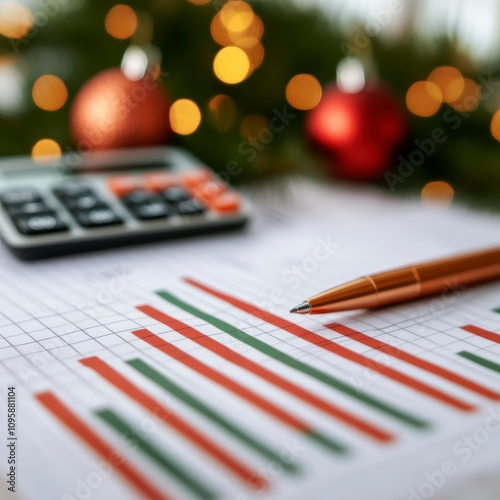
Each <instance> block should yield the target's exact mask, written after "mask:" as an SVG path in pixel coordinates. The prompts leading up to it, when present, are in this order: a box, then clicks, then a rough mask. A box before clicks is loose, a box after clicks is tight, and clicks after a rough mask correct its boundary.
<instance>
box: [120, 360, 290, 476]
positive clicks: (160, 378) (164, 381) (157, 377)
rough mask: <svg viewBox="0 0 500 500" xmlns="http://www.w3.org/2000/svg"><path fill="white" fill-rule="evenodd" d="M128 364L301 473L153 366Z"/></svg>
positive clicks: (237, 436)
mask: <svg viewBox="0 0 500 500" xmlns="http://www.w3.org/2000/svg"><path fill="white" fill-rule="evenodd" d="M127 363H128V364H129V365H130V366H132V367H133V368H135V369H136V370H137V371H138V372H140V373H142V374H143V375H144V376H145V377H147V378H148V379H150V380H152V381H153V382H155V383H156V384H158V385H159V386H160V387H162V388H163V389H165V390H166V391H168V392H170V393H171V394H173V395H174V396H175V397H176V398H178V399H180V400H181V401H184V403H186V404H187V405H189V406H190V407H191V408H193V409H194V410H196V411H197V412H198V413H201V414H202V415H204V416H205V417H206V418H208V419H209V420H211V421H212V422H214V423H215V424H217V425H218V426H219V427H222V428H223V429H225V430H226V431H227V432H229V433H230V434H232V435H233V436H234V437H235V438H237V439H239V440H240V441H242V442H243V443H245V444H246V445H248V446H250V447H251V448H253V449H254V450H255V451H256V452H258V453H260V454H261V455H263V456H264V457H266V458H268V459H270V460H273V461H276V462H279V463H280V464H281V465H282V466H283V468H284V469H285V470H286V471H287V472H291V473H294V474H295V473H297V472H299V469H298V467H297V466H296V465H294V464H290V463H287V462H286V461H284V460H282V459H281V458H280V457H279V455H278V454H277V453H275V452H274V451H273V450H271V449H270V448H268V447H267V446H266V445H264V444H262V443H261V442H260V441H259V440H258V439H256V438H254V437H253V436H251V435H250V434H247V433H246V432H245V431H243V430H241V429H240V428H238V427H237V426H236V425H234V424H233V423H232V422H230V421H229V420H227V419H226V418H225V417H223V416H222V415H221V414H220V413H218V412H216V411H215V410H213V409H212V408H210V407H209V406H207V405H205V403H203V402H202V401H201V400H199V399H197V398H195V397H194V396H192V395H191V394H190V393H189V392H186V391H185V390H184V389H183V388H182V387H180V386H179V385H177V384H176V383H175V382H172V380H171V379H169V378H167V377H166V376H165V375H163V374H161V373H159V372H158V371H156V370H155V369H154V368H153V367H152V366H150V365H148V364H147V363H145V362H144V361H142V360H140V359H131V360H130V361H127Z"/></svg>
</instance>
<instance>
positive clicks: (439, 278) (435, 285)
mask: <svg viewBox="0 0 500 500" xmlns="http://www.w3.org/2000/svg"><path fill="white" fill-rule="evenodd" d="M499 277H500V248H492V249H490V250H484V251H480V252H473V253H467V254H463V255H458V256H456V257H450V258H447V259H440V260H436V261H432V262H425V263H422V264H416V265H414V266H409V267H404V268H401V269H395V270H393V271H387V272H385V273H380V274H374V275H372V276H363V277H362V278H359V279H357V280H354V281H351V282H349V283H345V284H344V285H340V286H338V287H335V288H331V289H330V290H326V291H324V292H322V293H320V294H318V295H314V296H313V297H311V298H309V299H307V300H305V301H304V302H303V303H302V304H299V305H298V306H296V307H294V308H293V309H292V310H291V311H290V312H291V313H298V314H323V313H330V312H340V311H349V310H353V309H372V308H377V307H383V306H388V305H392V304H397V303H399V302H406V301H409V300H415V299H419V298H421V297H427V296H430V295H437V294H440V293H446V292H447V291H450V290H453V289H461V288H464V287H468V286H470V285H474V284H478V283H482V282H485V281H489V280H493V279H495V278H499Z"/></svg>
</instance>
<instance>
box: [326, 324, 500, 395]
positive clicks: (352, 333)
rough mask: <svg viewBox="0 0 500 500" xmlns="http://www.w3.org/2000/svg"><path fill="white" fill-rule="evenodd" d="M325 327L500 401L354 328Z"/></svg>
mask: <svg viewBox="0 0 500 500" xmlns="http://www.w3.org/2000/svg"><path fill="white" fill-rule="evenodd" d="M325 326H326V327H327V328H330V330H333V331H334V332H337V333H340V335H343V336H344V337H348V338H350V339H352V340H355V341H356V342H359V343H361V344H364V345H366V346H368V347H371V348H372V349H376V350H377V351H381V352H383V353H385V354H387V355H388V356H392V357H394V358H399V359H401V360H403V361H406V363H410V364H411V365H414V366H417V367H418V368H422V369H423V370H427V371H428V372H430V373H432V374H434V375H437V376H438V377H442V378H444V379H446V380H449V381H450V382H453V383H454V384H457V385H459V386H461V387H464V388H465V389H469V390H471V391H473V392H475V393H477V394H480V395H481V396H484V397H486V398H488V399H492V400H494V401H500V394H498V393H497V392H494V391H492V390H490V389H488V388H487V387H483V386H482V385H480V384H477V383H476V382H473V381H472V380H469V379H466V378H464V377H462V376H461V375H457V374H456V373H453V372H451V371H449V370H447V369H446V368H442V367H441V366H438V365H435V364H433V363H430V362H429V361H425V360H423V359H420V358H417V357H416V356H413V354H409V353H407V352H405V351H402V350H401V349H398V348H397V347H394V346H392V345H390V344H385V343H384V342H382V341H380V340H378V339H374V338H373V337H369V336H368V335H365V334H364V333H361V332H358V331H357V330H353V329H352V328H349V327H347V326H344V325H340V324H338V323H332V324H330V325H325Z"/></svg>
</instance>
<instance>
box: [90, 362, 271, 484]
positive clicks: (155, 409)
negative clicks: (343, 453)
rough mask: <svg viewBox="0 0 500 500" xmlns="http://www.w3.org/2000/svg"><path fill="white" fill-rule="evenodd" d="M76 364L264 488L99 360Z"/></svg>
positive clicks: (257, 478)
mask: <svg viewBox="0 0 500 500" xmlns="http://www.w3.org/2000/svg"><path fill="white" fill-rule="evenodd" d="M80 363H81V364H82V365H84V366H86V367H88V368H90V369H92V370H94V371H95V372H97V373H98V374H99V375H101V377H103V378H105V379H106V380H107V381H108V382H109V383H110V384H112V385H114V386H115V387H116V388H117V389H119V390H120V391H122V392H123V393H125V394H126V395H127V396H129V397H130V398H132V399H133V400H135V401H136V402H137V403H139V404H140V405H141V406H143V407H144V408H146V410H149V411H150V412H151V413H152V414H153V415H154V416H155V417H158V418H159V419H160V420H162V421H163V422H165V423H166V424H167V425H169V426H170V427H173V428H174V429H175V430H176V431H178V432H179V433H180V434H182V435H183V436H185V437H186V438H187V439H189V440H190V441H192V442H193V443H195V444H196V445H197V446H199V447H200V448H201V449H203V450H205V452H207V453H208V454H209V455H211V456H212V457H214V458H215V459H216V460H218V461H219V462H221V463H222V464H224V465H225V466H226V467H227V468H229V469H230V470H232V471H233V472H234V473H235V474H236V475H237V476H239V477H241V478H242V479H243V480H244V481H245V482H247V483H248V484H250V485H251V486H252V487H254V488H257V489H263V488H266V487H267V486H268V484H267V481H266V480H265V479H264V478H263V477H260V476H259V475H258V474H257V473H255V472H254V471H252V470H250V469H248V468H247V467H246V466H245V465H243V464H241V463H240V462H239V461H238V460H237V459H236V458H233V457H232V456H231V455H229V454H228V453H226V452H225V451H224V450H223V449H221V448H220V447H219V446H218V445H217V444H215V443H214V442H213V441H211V440H210V439H208V438H207V437H205V436H204V435H203V434H201V433H200V432H198V431H197V430H196V429H195V428H194V427H192V426H191V425H190V424H189V423H187V422H185V421H184V420H182V419H181V418H180V417H178V416H177V415H175V413H174V412H173V410H171V409H169V408H167V407H166V406H163V405H162V404H161V403H159V402H158V401H156V400H155V399H153V398H152V397H151V396H149V395H148V394H146V393H145V392H143V391H142V389H140V388H139V387H137V386H136V385H134V384H133V383H132V382H130V381H129V380H127V379H126V378H125V377H124V376H123V375H121V374H120V373H118V372H117V371H116V370H115V369H114V368H112V367H111V366H109V365H108V364H107V363H105V362H104V361H103V360H102V359H99V358H98V357H96V356H93V357H91V358H86V359H81V360H80Z"/></svg>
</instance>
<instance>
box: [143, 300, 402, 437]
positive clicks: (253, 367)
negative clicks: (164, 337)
mask: <svg viewBox="0 0 500 500" xmlns="http://www.w3.org/2000/svg"><path fill="white" fill-rule="evenodd" d="M137 309H139V310H140V311H142V312H143V313H144V314H147V315H148V316H150V317H151V318H153V319H155V320H156V321H159V322H160V323H163V324H164V325H166V326H168V327H169V328H172V329H173V330H175V331H176V332H177V333H179V334H181V335H182V336H184V337H186V338H187V339H190V340H192V341H193V342H196V343H197V344H198V345H201V346H202V347H205V348H206V349H208V350H209V351H211V352H213V353H214V354H217V355H218V356H221V357H222V358H224V359H226V360H227V361H230V362H231V363H234V364H235V365H238V366H240V367H241V368H244V369H245V370H248V371H249V372H251V373H253V374H255V375H257V376H258V377H261V378H263V379H264V380H267V381H268V382H270V383H271V384H274V385H275V386H277V387H280V388H281V389H283V390H285V391H287V392H289V393H290V394H293V395H294V396H296V397H298V398H300V399H302V400H303V401H306V402H307V403H309V404H311V405H312V406H315V407H316V408H319V409H320V410H322V411H324V412H326V413H328V414H329V415H331V416H333V417H335V418H338V419H340V420H342V421H343V422H344V423H346V424H347V425H350V426H351V427H354V428H356V429H357V430H358V431H361V432H363V433H365V434H368V435H369V436H371V437H372V438H375V439H377V440H379V441H384V442H388V441H392V440H393V439H394V436H393V435H392V434H390V433H388V432H386V431H384V430H381V429H379V428H378V427H376V426H374V425H372V424H370V423H369V422H366V421H364V420H361V419H360V418H358V417H356V416H354V415H351V414H350V413H348V412H346V411H344V410H342V409H340V408H337V407H336V406H334V405H332V404H330V403H329V402H328V401H325V400H323V399H321V398H319V397H317V396H315V395H314V394H312V393H309V392H307V391H306V390H304V389H302V388H301V387H300V386H298V385H295V384H294V383H292V382H289V381H288V380H286V379H284V378H283V377H281V376H280V375H277V374H275V373H274V372H272V371H270V370H268V369H267V368H264V367H263V366H261V365H259V364H257V363H255V362H254V361H251V360H250V359H248V358H245V357H244V356H242V355H241V354H238V353H237V352H236V351H233V350H232V349H230V348H229V347H226V346H225V345H223V344H221V343H219V342H217V341H216V340H214V339H212V338H210V337H208V336H207V335H205V334H203V333H202V332H200V331H198V330H196V329H194V328H192V327H191V326H189V325H186V324H185V323H182V322H181V321H179V320H177V319H175V318H172V317H171V316H168V315H167V314H165V313H163V312H161V311H159V310H158V309H155V308H154V307H151V306H139V307H137Z"/></svg>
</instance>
